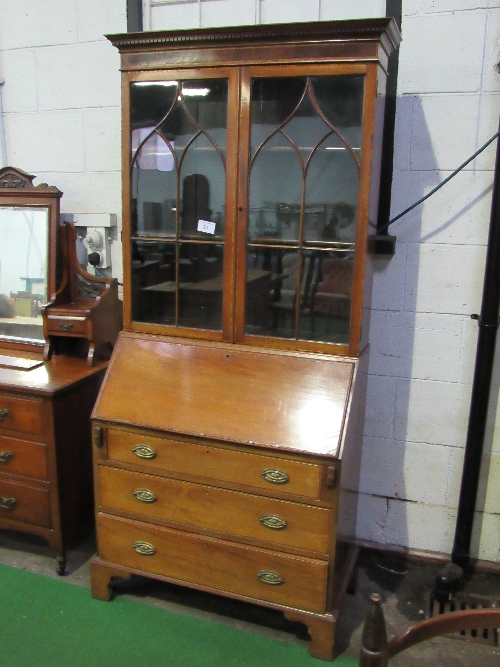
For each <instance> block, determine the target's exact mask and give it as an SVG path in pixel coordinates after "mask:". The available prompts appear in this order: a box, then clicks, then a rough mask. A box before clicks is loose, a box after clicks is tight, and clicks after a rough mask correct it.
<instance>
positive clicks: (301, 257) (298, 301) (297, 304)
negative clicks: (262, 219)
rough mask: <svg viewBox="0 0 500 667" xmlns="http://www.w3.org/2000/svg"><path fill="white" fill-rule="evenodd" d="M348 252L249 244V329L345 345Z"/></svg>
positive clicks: (349, 273) (349, 277)
mask: <svg viewBox="0 0 500 667" xmlns="http://www.w3.org/2000/svg"><path fill="white" fill-rule="evenodd" d="M353 270H354V259H353V256H352V253H350V252H344V251H342V250H339V251H328V250H324V249H316V250H309V249H307V250H303V251H301V252H300V253H299V251H298V250H291V249H287V248H264V247H258V246H254V247H249V248H248V262H247V289H246V327H245V332H246V333H248V334H254V335H261V336H273V337H276V338H288V339H300V340H310V341H324V342H330V343H338V344H348V342H349V327H350V316H351V294H352V279H353Z"/></svg>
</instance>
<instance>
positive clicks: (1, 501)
mask: <svg viewBox="0 0 500 667" xmlns="http://www.w3.org/2000/svg"><path fill="white" fill-rule="evenodd" d="M16 503H17V500H16V499H15V498H0V507H3V508H4V509H6V510H10V509H12V508H13V507H14V505H15V504H16Z"/></svg>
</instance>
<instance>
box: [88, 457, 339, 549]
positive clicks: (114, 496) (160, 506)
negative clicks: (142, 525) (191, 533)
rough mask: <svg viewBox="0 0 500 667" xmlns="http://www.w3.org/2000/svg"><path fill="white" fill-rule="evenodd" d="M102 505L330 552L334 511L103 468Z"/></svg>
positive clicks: (252, 537)
mask: <svg viewBox="0 0 500 667" xmlns="http://www.w3.org/2000/svg"><path fill="white" fill-rule="evenodd" d="M99 503H100V506H101V508H106V509H107V510H108V511H110V510H111V511H112V510H119V511H123V512H131V513H134V514H139V515H143V516H148V517H151V518H158V519H164V520H166V521H172V522H175V523H179V524H184V525H187V526H191V527H195V528H206V529H208V530H214V531H217V532H222V533H227V534H230V535H237V536H240V537H248V538H250V539H255V540H261V541H265V542H271V543H272V544H275V545H283V546H285V547H286V546H288V547H295V548H297V549H304V550H308V551H314V552H317V553H321V554H325V555H326V554H328V552H329V533H330V518H331V510H329V509H325V508H323V507H313V506H311V505H305V504H304V505H302V504H301V503H295V502H290V501H287V500H276V499H273V498H267V497H265V496H257V495H254V494H249V493H243V492H239V491H229V490H227V489H221V488H217V487H213V486H207V485H203V484H196V483H192V482H185V481H180V480H176V479H169V478H165V477H157V476H155V475H146V474H143V473H136V472H131V471H127V470H120V469H118V468H111V467H109V466H104V465H103V466H99Z"/></svg>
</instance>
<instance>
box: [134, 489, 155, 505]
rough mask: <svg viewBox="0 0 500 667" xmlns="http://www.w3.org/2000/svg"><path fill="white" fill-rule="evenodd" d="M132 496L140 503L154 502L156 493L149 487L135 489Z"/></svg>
mask: <svg viewBox="0 0 500 667" xmlns="http://www.w3.org/2000/svg"><path fill="white" fill-rule="evenodd" d="M132 495H133V496H135V497H136V498H137V500H140V501H141V502H142V503H154V502H156V494H155V493H153V491H150V490H149V489H136V490H135V491H134V492H133V493H132Z"/></svg>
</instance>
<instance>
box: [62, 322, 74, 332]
mask: <svg viewBox="0 0 500 667" xmlns="http://www.w3.org/2000/svg"><path fill="white" fill-rule="evenodd" d="M73 327H74V324H73V322H59V329H61V331H71V329H72V328H73Z"/></svg>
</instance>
